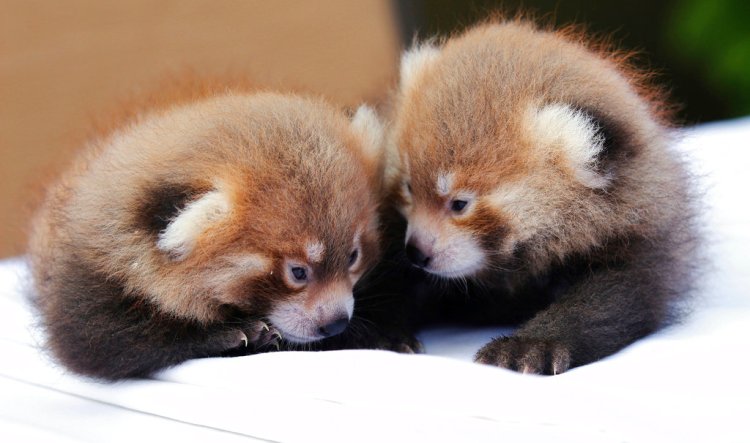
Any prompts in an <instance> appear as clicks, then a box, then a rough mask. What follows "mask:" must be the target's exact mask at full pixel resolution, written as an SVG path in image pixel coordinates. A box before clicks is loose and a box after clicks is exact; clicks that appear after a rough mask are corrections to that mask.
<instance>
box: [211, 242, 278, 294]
mask: <svg viewBox="0 0 750 443" xmlns="http://www.w3.org/2000/svg"><path fill="white" fill-rule="evenodd" d="M217 263H218V264H219V266H216V267H213V268H211V270H210V272H207V273H206V275H205V277H204V278H203V281H204V286H205V287H206V288H207V289H208V290H212V291H214V292H215V293H216V294H217V295H218V296H219V298H221V297H222V296H223V295H225V294H224V293H225V292H226V291H227V289H229V287H230V286H231V285H232V284H233V283H235V282H237V281H238V280H239V279H244V278H248V277H251V276H255V275H260V274H263V273H266V272H268V271H269V270H270V268H271V261H270V260H269V259H268V258H267V257H266V256H264V255H261V254H252V253H250V254H236V255H228V256H225V257H222V258H220V259H219V260H217Z"/></svg>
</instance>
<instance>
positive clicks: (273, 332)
mask: <svg viewBox="0 0 750 443" xmlns="http://www.w3.org/2000/svg"><path fill="white" fill-rule="evenodd" d="M281 340H282V337H281V334H280V333H279V331H278V330H277V329H276V328H274V327H273V326H269V325H268V324H267V323H265V322H263V321H260V320H257V321H252V322H249V323H247V324H245V325H243V326H242V328H237V329H231V330H229V331H226V333H225V338H224V349H223V351H224V352H227V353H229V354H232V355H235V354H238V355H239V354H244V353H248V352H258V351H269V350H278V349H279V346H280V344H281Z"/></svg>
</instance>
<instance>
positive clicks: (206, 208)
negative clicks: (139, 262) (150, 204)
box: [156, 190, 230, 260]
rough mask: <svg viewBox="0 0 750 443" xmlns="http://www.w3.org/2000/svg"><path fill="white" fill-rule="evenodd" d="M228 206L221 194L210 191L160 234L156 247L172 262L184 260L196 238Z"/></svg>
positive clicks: (227, 208) (227, 209)
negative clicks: (170, 258)
mask: <svg viewBox="0 0 750 443" xmlns="http://www.w3.org/2000/svg"><path fill="white" fill-rule="evenodd" d="M229 209H230V204H229V199H228V198H227V196H226V195H225V194H224V193H223V192H221V191H217V190H214V191H210V192H208V193H206V194H204V195H203V196H202V197H200V198H199V199H197V200H194V201H192V202H190V203H188V205H187V206H185V208H184V209H182V210H181V211H180V212H179V213H178V214H177V217H175V218H174V219H172V220H171V221H170V222H169V224H168V225H167V227H166V228H165V229H164V230H163V231H161V232H160V233H159V239H158V241H157V243H156V246H157V247H158V248H159V249H160V250H162V251H164V252H166V253H167V254H169V256H170V257H172V258H174V259H175V260H183V259H185V257H187V256H188V255H189V254H190V252H191V251H192V250H193V247H194V246H195V243H196V241H197V240H198V237H199V236H200V235H201V234H202V233H203V232H204V231H205V230H206V229H207V228H208V227H209V226H211V225H212V224H213V223H215V222H216V221H218V220H220V219H222V218H223V217H225V216H226V215H227V213H229Z"/></svg>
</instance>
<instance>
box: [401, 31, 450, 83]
mask: <svg viewBox="0 0 750 443" xmlns="http://www.w3.org/2000/svg"><path fill="white" fill-rule="evenodd" d="M439 55H440V48H438V47H437V46H434V45H433V44H431V43H423V44H421V45H417V46H414V47H413V48H411V49H409V50H408V51H406V52H404V53H403V55H401V79H400V85H401V91H406V90H408V89H410V88H411V87H412V86H413V85H414V82H415V80H416V79H417V78H418V77H419V75H420V74H421V73H422V72H424V69H425V68H426V67H428V66H429V65H430V64H431V63H433V62H434V61H435V60H437V58H438V56H439Z"/></svg>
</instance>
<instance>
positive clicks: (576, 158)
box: [527, 103, 611, 189]
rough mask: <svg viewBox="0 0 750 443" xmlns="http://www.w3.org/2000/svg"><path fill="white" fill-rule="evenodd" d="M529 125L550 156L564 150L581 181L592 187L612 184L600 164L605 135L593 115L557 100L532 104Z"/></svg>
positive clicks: (533, 136) (600, 187) (538, 146)
mask: <svg viewBox="0 0 750 443" xmlns="http://www.w3.org/2000/svg"><path fill="white" fill-rule="evenodd" d="M527 126H528V130H529V131H530V132H531V135H532V138H533V140H534V142H535V144H536V148H537V149H542V150H547V151H549V154H550V156H554V155H555V152H559V151H560V150H561V151H562V152H563V154H564V155H565V158H566V159H567V160H568V164H569V166H570V168H571V169H572V170H573V172H574V174H575V177H576V179H577V180H578V181H579V182H580V183H581V184H583V185H584V186H587V187H589V188H592V189H603V188H606V187H607V186H608V185H609V183H610V180H611V177H609V176H608V175H607V174H602V173H600V172H599V171H598V168H597V164H598V163H599V160H600V159H599V157H600V154H601V153H602V151H603V150H604V144H605V139H604V135H603V134H602V132H601V131H600V128H599V125H598V123H597V121H596V120H595V119H594V118H593V117H591V116H590V115H588V114H587V113H585V112H583V111H580V110H577V109H575V108H573V107H572V106H569V105H566V104H560V103H553V104H549V105H544V106H542V107H540V108H536V107H532V108H530V109H529V111H528V115H527Z"/></svg>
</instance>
